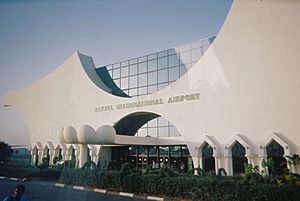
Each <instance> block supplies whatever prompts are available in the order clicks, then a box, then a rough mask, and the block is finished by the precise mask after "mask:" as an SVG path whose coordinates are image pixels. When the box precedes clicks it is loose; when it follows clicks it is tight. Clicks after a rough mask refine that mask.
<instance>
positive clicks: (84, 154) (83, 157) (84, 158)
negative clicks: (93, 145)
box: [79, 144, 88, 168]
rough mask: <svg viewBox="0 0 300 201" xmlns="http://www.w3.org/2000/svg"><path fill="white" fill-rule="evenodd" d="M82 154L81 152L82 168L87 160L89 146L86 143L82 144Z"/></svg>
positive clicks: (80, 163) (80, 165) (80, 164)
mask: <svg viewBox="0 0 300 201" xmlns="http://www.w3.org/2000/svg"><path fill="white" fill-rule="evenodd" d="M79 147H80V154H79V168H81V167H82V166H83V165H84V163H85V162H86V161H87V154H88V146H87V145H86V144H80V145H79Z"/></svg>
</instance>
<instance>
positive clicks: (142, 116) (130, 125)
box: [114, 112, 159, 136]
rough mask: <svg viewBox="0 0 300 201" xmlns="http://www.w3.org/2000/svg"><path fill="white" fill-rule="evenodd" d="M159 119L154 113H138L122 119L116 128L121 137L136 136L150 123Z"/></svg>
mask: <svg viewBox="0 0 300 201" xmlns="http://www.w3.org/2000/svg"><path fill="white" fill-rule="evenodd" d="M157 117H159V115H157V114H154V113H144V112H138V113H134V114H131V115H128V116H126V117H124V118H123V119H121V120H120V121H119V122H118V123H117V124H116V125H115V126H114V128H115V129H116V133H117V134H119V135H132V136H133V135H135V134H136V133H137V131H138V130H139V129H140V128H141V127H142V126H143V125H144V124H146V123H147V122H148V121H151V120H152V119H155V118H157Z"/></svg>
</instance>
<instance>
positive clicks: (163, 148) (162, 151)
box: [159, 146, 169, 155]
mask: <svg viewBox="0 0 300 201" xmlns="http://www.w3.org/2000/svg"><path fill="white" fill-rule="evenodd" d="M159 155H169V147H168V146H159Z"/></svg>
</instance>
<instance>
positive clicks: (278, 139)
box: [261, 133, 293, 156]
mask: <svg viewBox="0 0 300 201" xmlns="http://www.w3.org/2000/svg"><path fill="white" fill-rule="evenodd" d="M273 140H275V141H276V142H277V143H278V144H280V145H281V146H282V147H283V150H284V155H286V156H290V155H291V154H292V153H293V151H292V148H293V147H292V145H291V144H289V143H288V142H286V141H285V140H284V139H283V138H282V137H281V136H280V134H279V133H272V134H270V135H269V136H268V137H267V138H266V140H265V141H264V144H263V146H262V148H263V149H262V150H261V151H262V153H263V155H267V147H268V146H269V145H270V144H271V142H272V141H273Z"/></svg>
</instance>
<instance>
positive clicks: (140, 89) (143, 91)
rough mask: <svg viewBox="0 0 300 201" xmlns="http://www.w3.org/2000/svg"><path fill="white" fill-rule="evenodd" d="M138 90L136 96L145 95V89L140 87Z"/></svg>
mask: <svg viewBox="0 0 300 201" xmlns="http://www.w3.org/2000/svg"><path fill="white" fill-rule="evenodd" d="M138 90H139V92H138V95H144V94H147V87H141V88H139V89H138Z"/></svg>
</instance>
